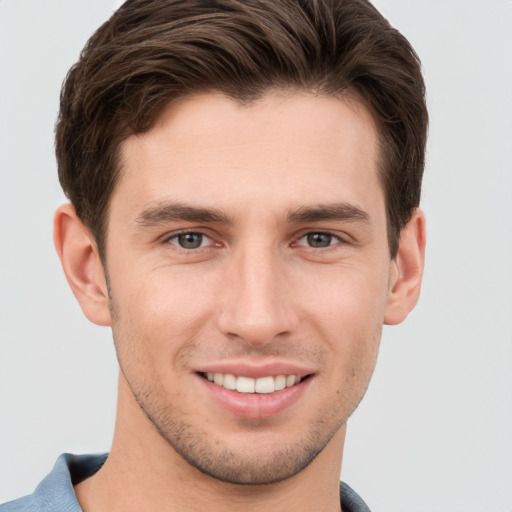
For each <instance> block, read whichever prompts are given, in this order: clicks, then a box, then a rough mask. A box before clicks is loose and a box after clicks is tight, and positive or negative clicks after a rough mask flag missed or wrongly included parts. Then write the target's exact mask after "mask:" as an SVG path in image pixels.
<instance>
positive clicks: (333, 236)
mask: <svg viewBox="0 0 512 512" xmlns="http://www.w3.org/2000/svg"><path fill="white" fill-rule="evenodd" d="M312 235H327V236H329V237H331V240H330V242H333V243H329V245H327V246H325V247H312V246H311V245H306V244H304V245H300V246H301V247H306V248H307V249H312V250H318V249H323V250H329V249H332V248H334V247H335V246H337V245H338V244H343V243H346V240H344V239H343V238H342V237H341V236H340V235H339V234H337V233H333V232H332V231H326V230H319V231H308V232H306V233H304V234H302V235H301V236H300V237H299V238H297V240H296V241H295V242H294V243H293V245H299V244H298V242H299V241H300V240H302V239H304V238H307V237H309V236H312ZM332 239H334V240H332Z"/></svg>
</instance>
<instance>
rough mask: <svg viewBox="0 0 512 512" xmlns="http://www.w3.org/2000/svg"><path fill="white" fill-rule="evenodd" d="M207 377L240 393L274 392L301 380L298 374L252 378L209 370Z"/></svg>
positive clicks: (218, 384)
mask: <svg viewBox="0 0 512 512" xmlns="http://www.w3.org/2000/svg"><path fill="white" fill-rule="evenodd" d="M205 377H206V378H207V379H208V380H209V381H210V382H213V383H215V384H217V386H222V387H224V388H226V389H231V390H235V389H236V390H237V391H238V392H239V393H273V392H274V391H281V390H282V389H284V388H290V387H292V386H294V385H295V384H298V383H299V382H300V381H301V378H300V377H299V376H298V375H277V376H276V377H272V376H268V377H260V378H258V379H252V378H251V377H242V376H239V377H237V376H235V375H231V374H230V373H226V374H224V373H212V372H208V373H206V374H205Z"/></svg>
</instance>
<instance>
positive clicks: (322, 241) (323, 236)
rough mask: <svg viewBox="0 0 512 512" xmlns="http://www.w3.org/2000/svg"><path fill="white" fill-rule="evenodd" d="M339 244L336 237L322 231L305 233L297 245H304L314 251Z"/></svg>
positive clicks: (338, 239)
mask: <svg viewBox="0 0 512 512" xmlns="http://www.w3.org/2000/svg"><path fill="white" fill-rule="evenodd" d="M339 242H340V238H339V237H337V236H336V235H333V234H331V233H326V232H323V231H316V232H312V233H307V234H306V235H304V236H303V237H302V238H299V240H298V241H297V245H305V246H308V247H312V248H314V249H322V248H325V247H330V246H331V245H334V244H337V243H339Z"/></svg>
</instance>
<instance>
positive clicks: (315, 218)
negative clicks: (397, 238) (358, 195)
mask: <svg viewBox="0 0 512 512" xmlns="http://www.w3.org/2000/svg"><path fill="white" fill-rule="evenodd" d="M328 220H337V221H349V222H354V221H362V222H364V223H369V222H370V216H369V215H368V214H367V213H366V212H365V211H364V210H362V209H361V208H359V207H358V206H355V205H352V204H347V203H333V204H321V205H316V206H302V207H300V208H298V209H297V210H293V211H291V212H289V213H288V222H291V223H299V222H319V221H328Z"/></svg>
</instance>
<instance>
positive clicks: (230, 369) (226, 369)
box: [195, 361, 315, 379]
mask: <svg viewBox="0 0 512 512" xmlns="http://www.w3.org/2000/svg"><path fill="white" fill-rule="evenodd" d="M195 371H196V372H197V373H223V374H231V375H236V376H237V377H240V376H243V377H251V378H253V379H258V378H260V377H268V376H273V377H275V376H277V375H298V376H299V377H305V376H306V375H311V374H312V373H315V372H314V370H313V369H312V368H307V367H306V366H304V365H298V364H295V363H287V362H277V361H272V362H266V363H261V364H255V363H249V362H247V361H229V362H228V361H224V362H222V361H219V362H216V363H208V364H205V365H203V366H199V367H198V368H196V369H195Z"/></svg>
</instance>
